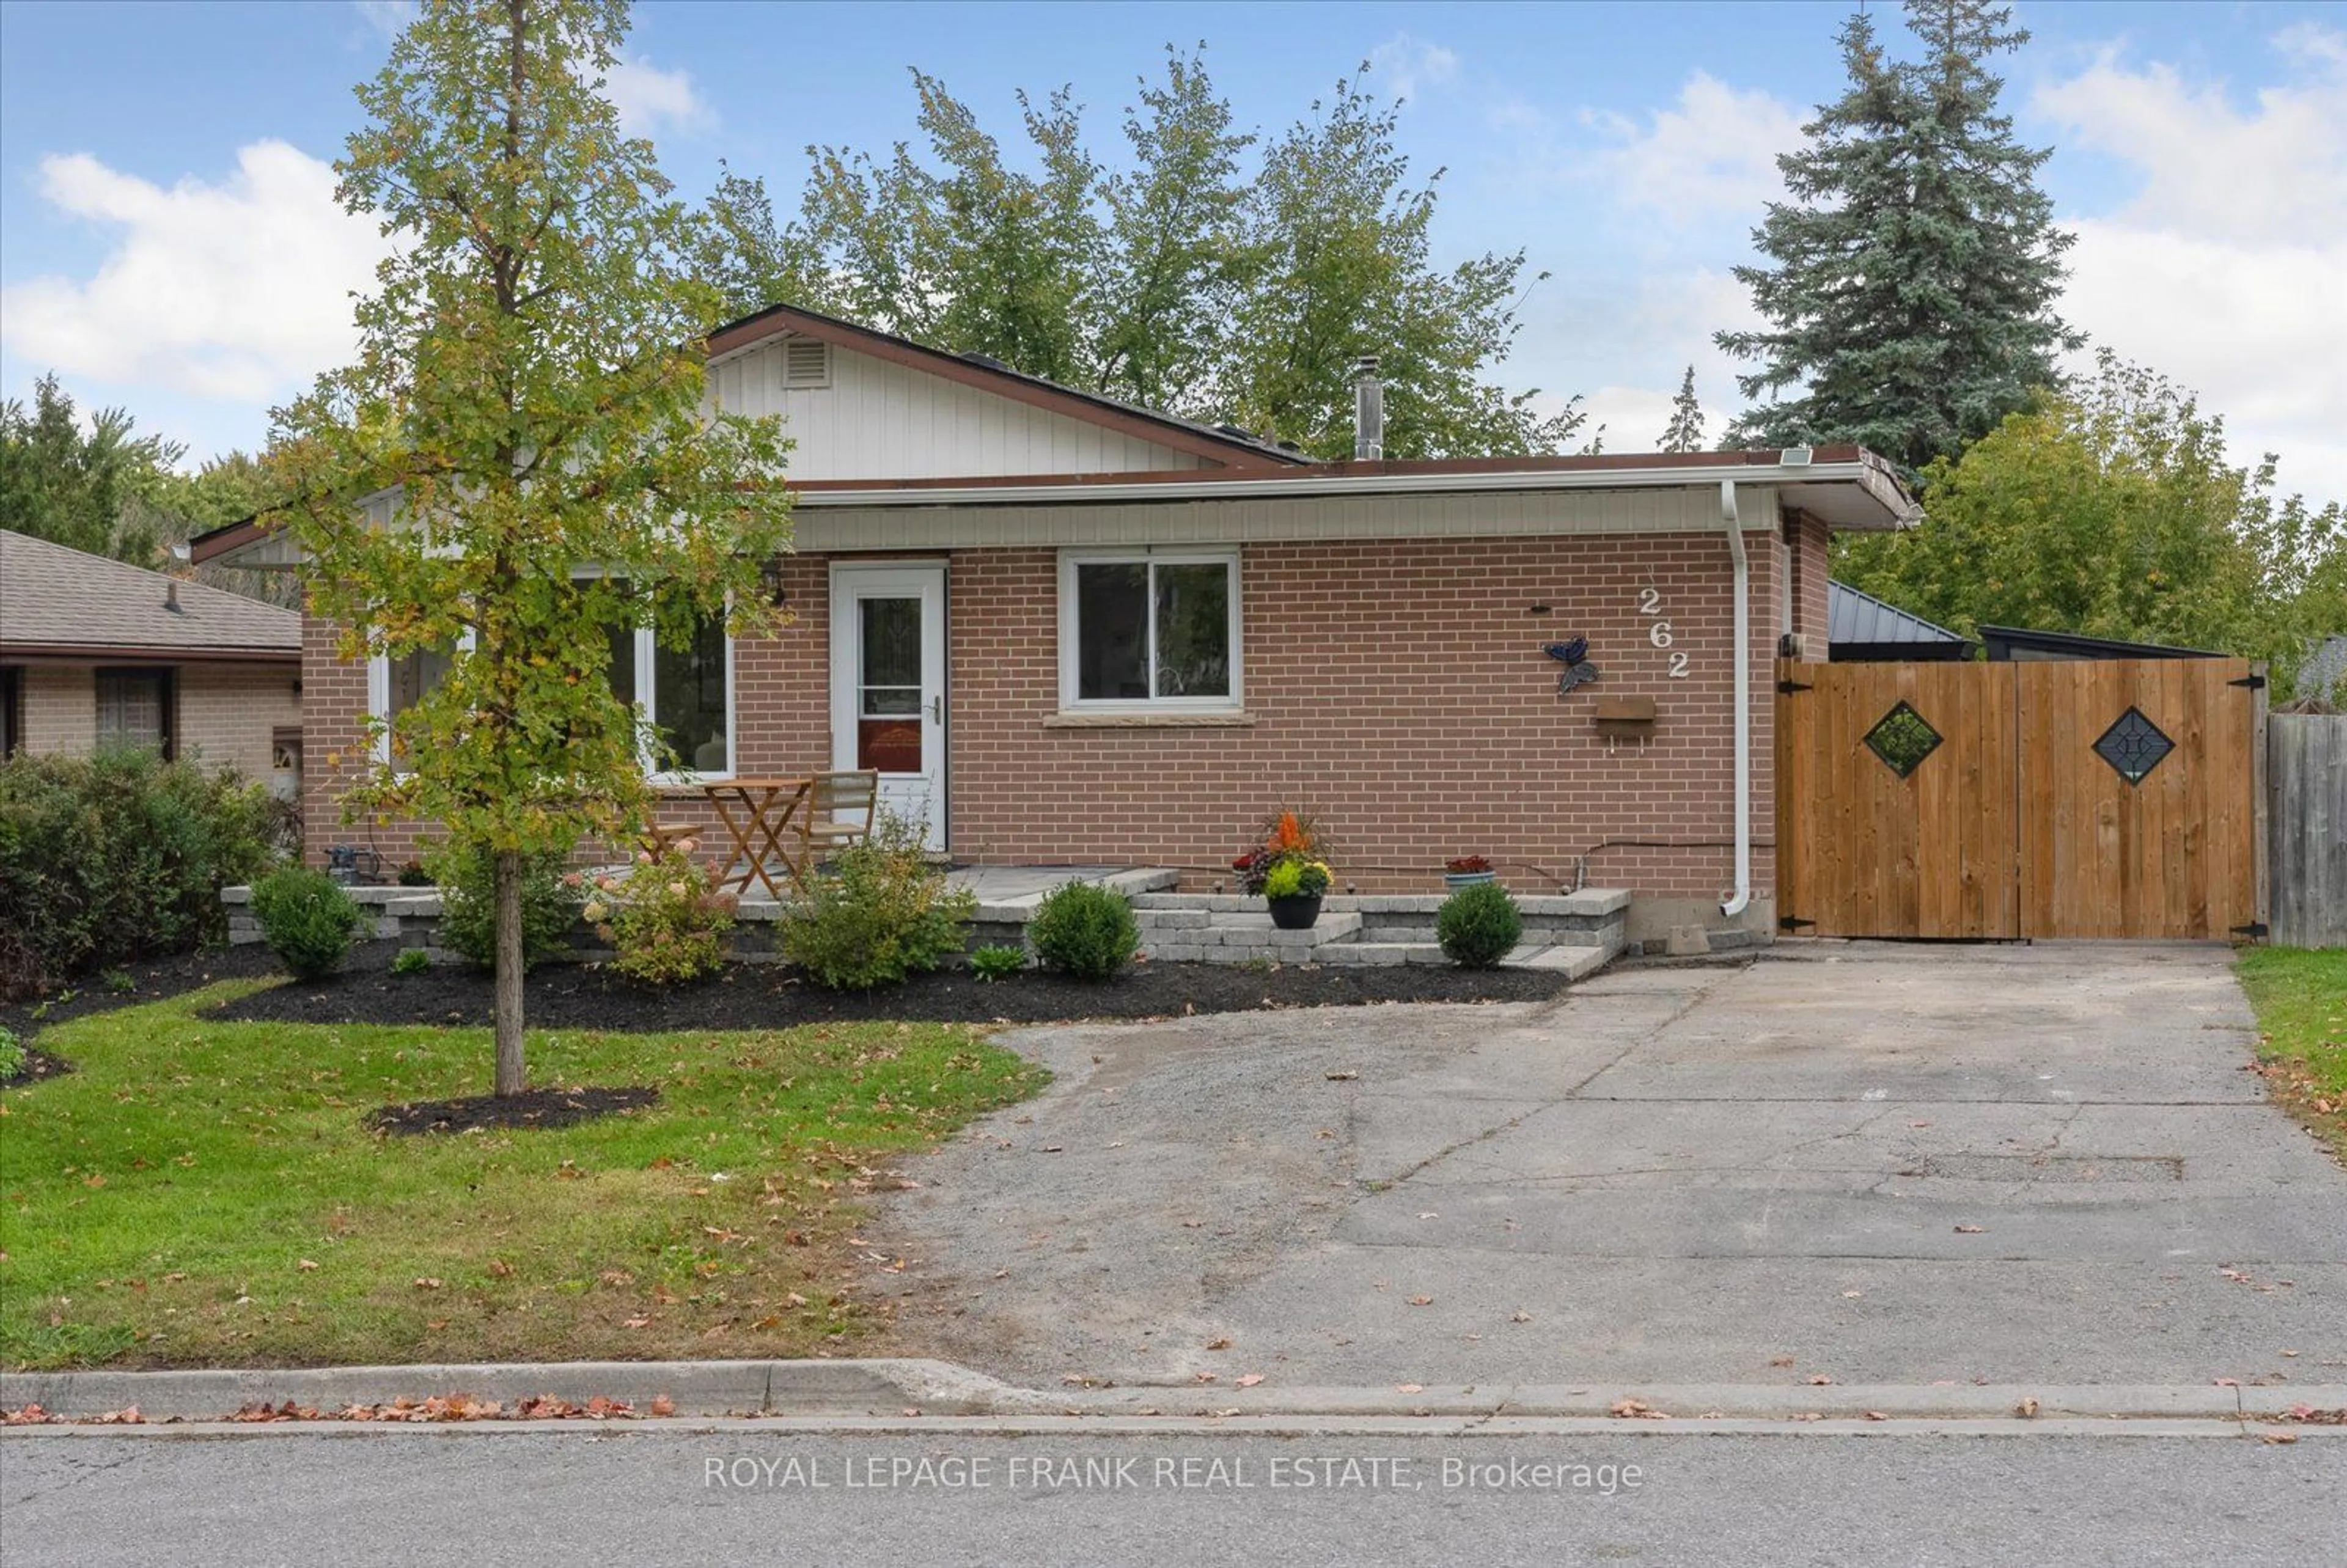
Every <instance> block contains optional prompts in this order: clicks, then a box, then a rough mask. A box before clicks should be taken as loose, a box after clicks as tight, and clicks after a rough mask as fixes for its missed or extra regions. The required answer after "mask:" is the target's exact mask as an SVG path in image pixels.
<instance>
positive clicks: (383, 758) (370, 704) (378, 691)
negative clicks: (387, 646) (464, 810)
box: [367, 631, 473, 778]
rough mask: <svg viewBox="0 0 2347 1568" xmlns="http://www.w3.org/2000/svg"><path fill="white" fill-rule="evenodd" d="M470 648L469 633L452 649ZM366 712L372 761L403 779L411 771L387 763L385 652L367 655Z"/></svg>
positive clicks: (388, 681)
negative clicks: (371, 736) (371, 731)
mask: <svg viewBox="0 0 2347 1568" xmlns="http://www.w3.org/2000/svg"><path fill="white" fill-rule="evenodd" d="M472 646H473V634H472V633H471V632H470V631H466V632H463V633H461V634H459V635H458V637H457V639H456V647H457V648H458V649H459V650H460V651H461V650H465V649H469V648H471V647H472ZM403 657H404V655H403ZM367 713H368V715H369V716H370V717H372V718H373V719H374V722H375V732H374V760H375V761H376V762H377V763H378V764H381V765H382V766H384V767H386V768H390V769H391V771H392V774H393V776H394V777H396V778H405V777H407V775H408V774H412V773H414V772H415V769H414V768H406V767H400V766H397V765H396V764H394V763H393V762H392V760H391V656H390V655H389V654H387V653H374V654H369V655H368V656H367Z"/></svg>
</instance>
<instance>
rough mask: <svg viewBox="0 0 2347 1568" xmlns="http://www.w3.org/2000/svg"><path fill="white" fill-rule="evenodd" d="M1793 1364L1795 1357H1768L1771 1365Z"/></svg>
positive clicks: (1784, 1365)
mask: <svg viewBox="0 0 2347 1568" xmlns="http://www.w3.org/2000/svg"><path fill="white" fill-rule="evenodd" d="M1792 1364H1793V1358H1791V1357H1790V1356H1771V1357H1769V1358H1768V1365H1770V1366H1771V1367H1789V1366H1791V1365H1792Z"/></svg>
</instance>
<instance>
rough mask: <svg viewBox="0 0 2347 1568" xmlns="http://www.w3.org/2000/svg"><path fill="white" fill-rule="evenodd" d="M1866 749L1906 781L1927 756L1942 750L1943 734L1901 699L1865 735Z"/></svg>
mask: <svg viewBox="0 0 2347 1568" xmlns="http://www.w3.org/2000/svg"><path fill="white" fill-rule="evenodd" d="M1866 749H1867V750H1868V751H1870V752H1872V753H1874V754H1875V755H1876V756H1878V757H1881V759H1882V764H1883V765H1884V766H1885V767H1887V768H1889V769H1890V770H1891V772H1892V773H1894V774H1898V775H1899V776H1900V777H1901V778H1902V779H1903V778H1905V777H1906V776H1907V775H1908V774H1911V773H1913V772H1914V771H1915V770H1916V769H1917V768H1920V767H1922V765H1923V759H1924V758H1925V757H1928V756H1930V755H1931V754H1932V753H1933V752H1935V751H1938V750H1939V749H1940V732H1939V731H1937V730H1935V729H1933V728H1932V726H1931V724H1930V723H1928V722H1927V721H1926V720H1925V719H1924V717H1923V715H1922V714H1921V713H1919V712H1916V711H1915V710H1914V709H1912V708H1911V707H1909V706H1908V705H1907V702H1906V700H1905V699H1903V698H1902V699H1901V700H1900V702H1899V704H1898V706H1896V707H1894V708H1892V709H1891V712H1887V713H1885V714H1883V715H1882V717H1881V718H1880V719H1877V720H1876V721H1875V722H1874V728H1872V729H1870V730H1869V731H1867V732H1866Z"/></svg>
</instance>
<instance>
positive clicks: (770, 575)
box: [758, 556, 791, 610]
mask: <svg viewBox="0 0 2347 1568" xmlns="http://www.w3.org/2000/svg"><path fill="white" fill-rule="evenodd" d="M758 581H759V582H760V583H761V584H763V585H764V588H765V589H766V602H767V603H769V604H771V605H773V606H774V608H775V609H776V610H780V609H782V608H783V607H784V605H786V604H788V603H790V601H791V596H790V595H789V594H788V593H786V592H784V589H783V558H782V557H780V556H768V557H767V558H766V564H765V565H764V566H762V567H760V568H759V569H758Z"/></svg>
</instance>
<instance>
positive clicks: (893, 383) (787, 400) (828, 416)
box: [709, 338, 1207, 479]
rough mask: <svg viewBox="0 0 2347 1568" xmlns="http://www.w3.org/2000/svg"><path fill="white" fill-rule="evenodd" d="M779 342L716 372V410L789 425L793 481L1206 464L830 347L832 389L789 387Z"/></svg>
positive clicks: (712, 377)
mask: <svg viewBox="0 0 2347 1568" xmlns="http://www.w3.org/2000/svg"><path fill="white" fill-rule="evenodd" d="M789 341H790V340H789V339H787V338H777V339H775V340H774V341H773V342H771V343H764V344H762V345H760V346H759V347H757V348H754V349H752V350H750V351H749V352H748V353H746V354H739V355H737V356H735V357H733V358H731V359H727V360H723V361H720V362H719V363H718V364H715V365H712V366H711V368H710V372H709V381H710V388H711V391H712V394H713V395H715V397H716V400H717V403H718V405H719V406H720V407H723V408H726V409H729V410H732V411H733V412H735V413H739V414H749V415H764V414H779V415H782V416H783V434H784V436H788V437H790V439H791V440H792V441H793V442H794V443H795V445H794V446H793V447H792V449H791V456H790V475H791V477H793V478H794V479H945V478H972V479H976V478H989V477H1000V476H1004V475H1015V474H1134V473H1159V472H1163V471H1165V470H1168V469H1176V468H1201V467H1204V466H1207V465H1206V464H1205V463H1204V460H1202V459H1200V458H1198V457H1194V456H1191V455H1189V454H1188V453H1185V452H1177V451H1174V450H1173V448H1171V447H1167V446H1158V445H1156V444H1155V443H1154V442H1150V441H1143V440H1141V439H1139V438H1138V437H1135V436H1125V435H1122V434H1120V433H1118V432H1116V431H1114V430H1109V429H1104V428H1102V426H1100V425H1093V424H1091V423H1088V422H1087V421H1084V420H1081V419H1071V418H1070V417H1069V416H1067V415H1064V414H1054V413H1052V412H1051V411H1049V410H1047V409H1041V408H1037V407H1034V406H1033V405H1030V404H1025V403H1020V402H1018V401H1016V400H1015V399H1012V398H1009V397H1002V396H999V395H995V394H993V393H989V392H981V391H979V389H978V388H976V387H973V386H965V385H963V384H960V383H959V382H956V381H948V380H947V379H946V378H945V377H943V376H939V375H929V374H925V373H923V372H921V371H917V370H913V369H909V368H907V366H904V365H900V364H891V363H890V362H888V361H887V360H883V359H876V358H874V357H873V356H872V355H870V354H857V353H856V352H855V351H854V350H852V349H846V348H842V347H840V346H839V345H837V344H833V345H832V350H831V384H830V385H828V386H824V387H793V388H790V389H788V390H785V389H784V385H783V344H784V343H787V342H789Z"/></svg>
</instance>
